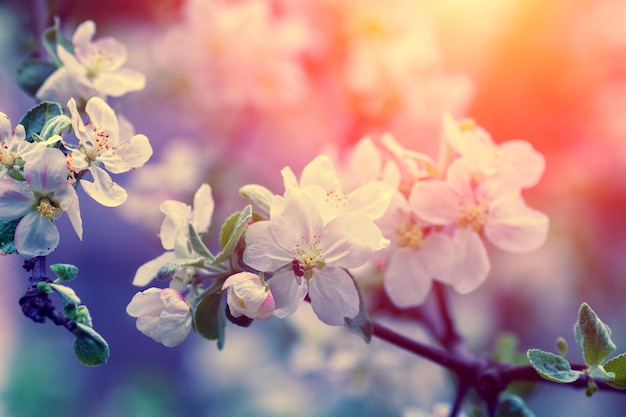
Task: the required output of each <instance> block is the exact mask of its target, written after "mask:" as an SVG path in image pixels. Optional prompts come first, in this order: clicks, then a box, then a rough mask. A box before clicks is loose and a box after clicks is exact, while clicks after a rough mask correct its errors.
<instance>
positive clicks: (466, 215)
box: [457, 203, 487, 232]
mask: <svg viewBox="0 0 626 417" xmlns="http://www.w3.org/2000/svg"><path fill="white" fill-rule="evenodd" d="M486 221H487V209H486V208H485V207H483V206H481V205H480V204H477V203H470V204H461V205H460V206H459V219H458V221H457V224H458V225H459V226H460V227H471V228H472V229H474V231H475V232H480V231H481V230H482V229H483V225H484V224H485V222H486Z"/></svg>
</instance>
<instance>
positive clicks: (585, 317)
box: [574, 303, 615, 366]
mask: <svg viewBox="0 0 626 417" xmlns="http://www.w3.org/2000/svg"><path fill="white" fill-rule="evenodd" d="M574 335H575V336H576V341H577V342H578V344H579V345H580V346H581V347H582V348H583V357H584V359H585V363H586V364H587V365H589V366H593V365H600V364H601V363H602V362H603V361H604V359H605V358H606V357H607V356H608V355H609V354H610V353H611V352H613V351H614V350H615V343H613V341H612V340H611V329H610V328H609V326H607V325H606V324H604V323H603V322H602V321H601V320H600V319H599V318H598V316H597V315H596V313H595V312H594V311H593V310H592V309H591V307H589V305H587V303H582V305H581V306H580V309H579V310H578V321H577V322H576V324H575V325H574Z"/></svg>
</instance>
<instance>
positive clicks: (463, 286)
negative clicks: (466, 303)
mask: <svg viewBox="0 0 626 417" xmlns="http://www.w3.org/2000/svg"><path fill="white" fill-rule="evenodd" d="M453 240H454V243H455V245H456V246H457V255H456V259H457V262H456V265H455V271H454V273H453V275H452V276H451V279H449V280H446V283H447V284H449V285H451V286H452V287H453V288H454V289H455V291H456V292H458V293H460V294H467V293H469V292H472V291H474V290H475V289H476V288H478V287H480V286H481V285H482V284H483V282H485V280H486V279H487V275H489V270H490V269H491V263H490V262H489V256H488V255H487V249H486V248H485V245H484V244H483V241H482V240H481V238H480V236H479V235H478V234H477V233H475V232H473V231H471V230H469V229H457V230H456V231H455V233H454V236H453Z"/></svg>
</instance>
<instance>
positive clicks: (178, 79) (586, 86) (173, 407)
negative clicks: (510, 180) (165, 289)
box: [0, 0, 626, 417]
mask: <svg viewBox="0 0 626 417" xmlns="http://www.w3.org/2000/svg"><path fill="white" fill-rule="evenodd" d="M53 16H59V17H60V19H61V23H62V28H63V29H64V31H65V33H66V35H67V36H68V37H70V36H71V34H72V33H73V31H74V29H75V27H76V26H77V25H78V24H79V23H81V22H82V21H84V20H87V19H91V20H94V21H95V23H96V26H97V32H96V35H95V38H96V39H97V38H100V37H104V36H111V37H114V38H116V39H118V40H120V41H122V42H123V43H125V44H126V46H127V49H128V63H127V66H128V67H130V68H134V69H137V70H140V71H142V72H143V73H144V74H146V76H147V80H148V81H147V85H146V88H145V89H144V90H143V91H141V92H136V93H130V94H128V95H126V96H124V97H123V98H120V99H117V100H113V101H112V103H113V107H114V108H116V109H119V110H120V111H121V112H122V113H123V114H124V115H125V116H126V117H127V118H128V119H129V120H130V121H131V122H132V123H133V124H134V126H135V130H136V131H137V132H138V133H144V134H146V135H147V136H148V137H149V138H150V141H151V143H152V145H153V147H154V149H155V153H154V156H153V158H152V159H151V161H150V162H149V163H148V164H147V165H146V166H145V167H144V168H142V169H141V170H138V171H136V172H130V173H127V174H123V175H120V176H117V178H115V180H116V181H119V182H120V183H121V184H122V185H124V186H125V187H126V188H127V189H128V191H129V200H128V202H127V203H126V204H124V205H123V206H121V207H119V208H115V209H109V208H105V207H102V206H99V205H98V204H96V203H94V202H93V201H92V200H90V199H89V198H81V206H82V210H81V211H82V216H83V221H84V225H85V232H84V239H83V242H79V241H78V239H77V238H76V237H75V235H74V234H73V232H72V231H71V229H70V225H69V222H67V220H66V219H62V220H61V221H60V228H61V235H62V238H61V245H60V246H59V249H58V250H57V251H55V252H54V253H53V254H52V255H51V256H49V257H48V258H49V261H48V262H49V264H52V263H55V262H67V263H73V264H75V265H77V266H78V268H79V275H78V279H77V280H76V281H74V282H73V283H72V287H73V288H74V289H75V290H76V292H77V293H78V295H79V296H80V297H81V299H82V301H83V302H84V303H85V304H86V305H88V306H89V309H90V311H91V315H92V317H93V320H94V327H95V328H96V330H98V332H100V333H101V334H102V335H103V336H104V337H105V339H106V340H107V341H108V342H109V345H110V347H111V357H110V359H109V362H108V364H106V365H105V366H102V367H99V368H86V367H83V366H82V365H80V364H79V363H78V361H77V360H76V359H75V358H74V355H73V353H72V349H71V341H72V336H71V335H70V334H67V332H65V331H64V330H61V329H58V328H55V327H54V326H53V325H51V324H50V323H48V324H46V325H40V324H35V323H33V322H30V321H29V320H28V319H26V318H25V317H23V316H22V315H21V313H20V310H19V306H18V305H17V300H18V298H19V297H20V296H21V294H23V292H24V290H25V288H26V286H27V276H26V274H25V272H24V271H23V269H22V268H21V263H22V259H21V258H20V257H19V256H15V255H14V256H8V257H3V258H0V264H1V266H0V271H2V275H3V276H2V282H3V291H0V299H1V300H0V314H1V316H2V319H1V320H0V389H1V390H2V396H1V397H0V398H1V401H0V411H1V413H3V415H6V416H11V417H20V416H29V417H31V416H49V415H65V416H85V415H89V416H118V415H119V416H121V415H125V416H151V417H158V416H174V415H182V413H186V415H192V416H335V415H336V416H347V415H359V416H368V415H372V416H373V415H381V414H383V415H388V416H403V415H406V416H408V415H410V413H411V412H414V411H416V410H425V411H428V410H430V409H431V407H432V405H433V404H435V403H436V402H449V401H450V399H451V398H452V397H451V396H452V391H451V385H450V379H449V376H448V375H447V374H446V373H445V372H443V371H442V370H441V369H440V368H438V367H436V366H434V365H431V364H429V363H428V362H426V361H425V360H422V359H420V358H416V357H413V356H411V355H408V354H404V353H403V352H398V351H397V350H396V349H395V348H393V347H391V346H388V345H386V344H385V343H382V342H379V341H374V343H373V344H372V345H370V346H365V345H364V344H363V343H362V342H361V340H360V339H359V338H357V337H356V336H353V335H351V334H348V333H347V332H346V331H345V330H343V329H336V328H330V327H328V326H324V325H322V324H318V323H317V322H316V321H315V320H314V319H313V318H312V316H311V312H310V311H308V310H307V309H303V310H302V311H300V312H298V314H297V315H295V316H294V317H293V318H292V319H291V320H288V321H278V320H271V321H269V322H265V323H254V324H253V326H252V327H251V328H249V329H240V328H236V327H235V326H232V325H230V326H228V328H227V336H226V346H225V349H224V350H223V351H221V352H220V351H218V350H217V348H216V347H215V344H214V343H213V342H208V341H205V340H202V339H201V338H200V337H198V336H191V337H189V338H188V339H187V340H186V341H185V342H184V343H183V344H181V345H179V346H178V347H175V348H165V347H163V346H161V345H160V344H157V343H155V342H153V341H152V340H151V339H149V338H147V337H146V336H144V335H142V334H141V333H139V332H138V331H137V330H136V329H135V323H134V319H132V318H131V317H129V316H127V315H126V313H125V307H126V305H127V304H128V302H129V301H130V299H131V298H132V296H133V295H134V294H135V292H137V291H138V290H139V289H138V288H135V287H133V286H132V285H131V281H132V277H133V276H134V273H135V271H136V269H137V267H138V266H140V265H141V264H143V263H144V262H146V261H148V260H150V259H152V258H154V257H156V256H157V255H159V254H160V253H161V252H162V249H161V246H160V241H159V239H158V236H157V232H158V228H159V225H160V222H161V220H162V215H161V213H160V212H159V210H158V205H159V203H160V202H161V201H162V200H164V199H166V198H174V199H178V200H181V201H185V202H190V201H191V198H192V195H193V193H194V192H195V190H196V189H197V188H198V186H199V185H200V184H201V183H202V182H209V183H210V184H211V185H212V187H213V190H214V196H215V199H216V201H217V210H216V213H215V214H214V225H216V227H215V228H217V227H218V226H219V225H220V224H221V222H222V221H223V220H224V218H225V217H226V216H227V215H228V214H230V213H231V212H232V211H234V210H237V209H239V208H240V207H242V205H243V204H245V202H244V200H243V199H241V198H240V197H239V196H238V193H237V190H238V189H239V187H240V186H241V185H243V184H246V183H249V182H255V183H260V184H264V185H266V186H268V187H269V188H270V189H272V190H274V191H280V190H281V189H280V185H281V177H280V174H279V170H280V169H281V168H282V167H284V166H286V165H289V166H291V167H292V168H293V169H294V171H295V172H299V170H300V169H301V168H302V167H303V166H304V165H305V164H306V163H308V162H309V161H310V160H312V159H313V158H314V157H315V156H316V155H317V154H318V153H319V152H320V150H322V149H326V148H327V147H329V146H334V147H339V148H345V147H348V146H350V145H351V144H353V143H355V142H356V141H358V140H359V139H360V138H361V137H362V136H364V135H366V134H370V133H382V132H385V131H390V132H392V133H393V134H394V135H395V136H396V138H397V139H398V141H399V142H401V143H402V144H403V145H405V146H406V147H409V148H412V149H415V150H418V151H422V152H426V153H429V154H431V155H433V156H434V152H435V151H436V149H437V146H438V140H439V124H440V120H441V113H442V112H443V111H450V112H452V113H453V114H454V115H455V116H457V117H471V118H473V119H475V120H476V122H477V123H478V124H479V125H481V126H483V127H484V128H485V129H487V130H488V131H489V132H490V133H491V134H492V136H493V138H494V141H495V142H503V141H506V140H511V139H524V140H527V141H529V142H531V143H532V144H533V146H534V147H535V148H536V149H537V150H538V151H540V152H541V153H543V154H544V155H545V156H546V160H547V168H546V172H545V175H544V177H543V179H542V181H541V182H540V183H539V185H538V186H536V187H535V188H533V189H531V190H527V191H525V197H526V200H527V202H528V203H529V205H530V206H532V207H534V208H536V209H538V210H541V211H543V212H546V213H547V214H548V215H549V216H550V219H551V228H550V235H549V238H548V241H547V242H546V244H545V246H544V247H543V248H541V249H540V250H538V251H537V252H535V253H533V254H529V255H509V254H505V253H503V252H500V251H498V250H496V249H493V250H491V251H490V256H491V260H492V263H493V268H492V272H491V274H490V276H489V278H488V280H487V283H486V284H485V285H483V286H482V287H481V288H480V289H478V290H477V291H476V292H474V293H472V294H469V295H466V296H463V297H460V296H453V299H452V303H453V314H454V316H455V319H456V320H457V322H458V327H459V330H460V332H461V333H462V334H463V335H464V336H465V337H466V338H467V340H468V343H469V344H470V346H471V347H472V348H473V349H474V350H475V351H476V352H483V353H488V352H490V351H492V349H493V347H494V345H495V343H496V340H497V338H498V335H499V334H501V333H502V332H505V331H507V332H511V333H513V334H515V335H516V336H517V338H518V340H519V348H520V350H522V351H525V350H526V349H528V348H531V347H537V348H541V349H544V350H550V351H554V350H555V347H554V346H555V340H556V338H557V337H558V336H563V337H565V339H566V340H567V341H568V342H569V343H570V346H571V347H572V348H571V349H570V352H571V353H570V354H569V356H568V359H570V360H571V361H572V362H579V363H580V362H581V354H580V353H579V352H578V349H577V348H575V347H574V345H575V341H574V337H573V333H572V325H573V323H574V321H575V319H576V314H577V311H578V306H579V305H580V304H581V303H582V302H583V301H586V302H587V303H589V305H590V306H591V307H592V308H593V309H594V310H595V311H596V313H597V314H598V315H599V316H600V317H601V318H602V319H603V321H604V322H605V323H607V324H608V325H609V326H611V327H612V328H613V339H614V341H615V343H616V344H617V346H618V349H617V351H618V352H620V353H621V352H623V351H626V329H624V328H623V327H622V323H623V322H624V318H626V304H625V303H624V302H623V299H624V298H623V294H626V279H624V278H625V277H626V256H624V255H623V254H624V253H626V221H624V220H623V216H624V214H623V213H624V212H625V211H626V169H625V166H626V141H625V139H626V117H625V116H624V115H626V25H625V24H624V22H625V21H626V3H624V2H623V1H621V0H594V1H592V0H554V1H551V2H544V1H539V0H528V1H524V2H519V1H514V0H501V1H498V2H492V1H487V0H473V1H462V0H391V1H385V2H380V1H376V0H231V1H226V0H223V1H217V0H203V1H201V0H197V1H192V0H187V1H185V0H153V1H151V2H130V1H123V0H107V1H100V0H92V1H88V2H87V1H78V0H75V1H69V0H49V1H45V0H32V1H21V0H0V28H1V30H0V111H2V112H4V113H6V114H7V115H8V116H9V117H10V118H11V120H12V122H13V125H15V124H16V123H17V122H18V121H19V120H20V118H21V117H22V115H23V114H24V112H25V111H26V110H27V109H28V108H30V107H31V106H32V105H34V100H33V99H32V98H31V97H29V96H28V95H27V94H26V93H24V92H23V91H21V90H20V89H19V87H17V84H16V83H15V69H16V67H17V66H18V65H19V64H20V63H21V62H23V61H24V60H25V59H27V58H29V57H32V56H37V54H38V51H40V46H39V45H38V42H39V36H40V33H41V31H42V29H44V28H46V27H48V26H50V25H51V24H52V17H53ZM82 197H86V196H84V195H82ZM407 326H408V325H407ZM406 330H407V332H408V333H409V334H410V335H411V336H412V337H415V338H425V337H426V336H425V335H423V334H422V333H421V330H420V329H419V327H415V326H408V327H407V329H406ZM528 404H529V406H530V407H531V409H533V411H535V413H536V414H537V415H538V416H572V415H578V416H582V415H594V416H599V415H616V410H623V409H624V407H625V406H626V396H624V395H617V394H613V393H607V392H599V393H597V394H596V395H595V396H594V397H593V398H591V399H589V398H586V397H585V396H584V393H583V392H579V391H575V390H571V389H569V388H567V387H559V386H541V387H540V389H537V390H535V391H534V392H532V393H531V394H530V395H529V396H528ZM51 410H54V411H51Z"/></svg>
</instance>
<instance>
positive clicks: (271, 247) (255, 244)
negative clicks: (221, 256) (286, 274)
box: [243, 221, 295, 275]
mask: <svg viewBox="0 0 626 417" xmlns="http://www.w3.org/2000/svg"><path fill="white" fill-rule="evenodd" d="M245 240H246V248H245V250H244V252H243V261H244V262H245V263H246V265H248V266H251V267H252V268H254V269H256V270H258V271H275V270H277V269H279V268H280V267H282V266H284V265H287V264H289V263H291V261H292V260H293V259H294V258H295V253H294V252H293V251H291V250H290V249H286V248H284V247H283V246H282V245H279V244H278V242H276V240H275V239H274V238H273V235H272V225H271V222H269V221H260V222H256V223H254V224H252V225H250V226H249V227H248V229H247V230H246V234H245ZM292 275H293V273H292Z"/></svg>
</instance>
